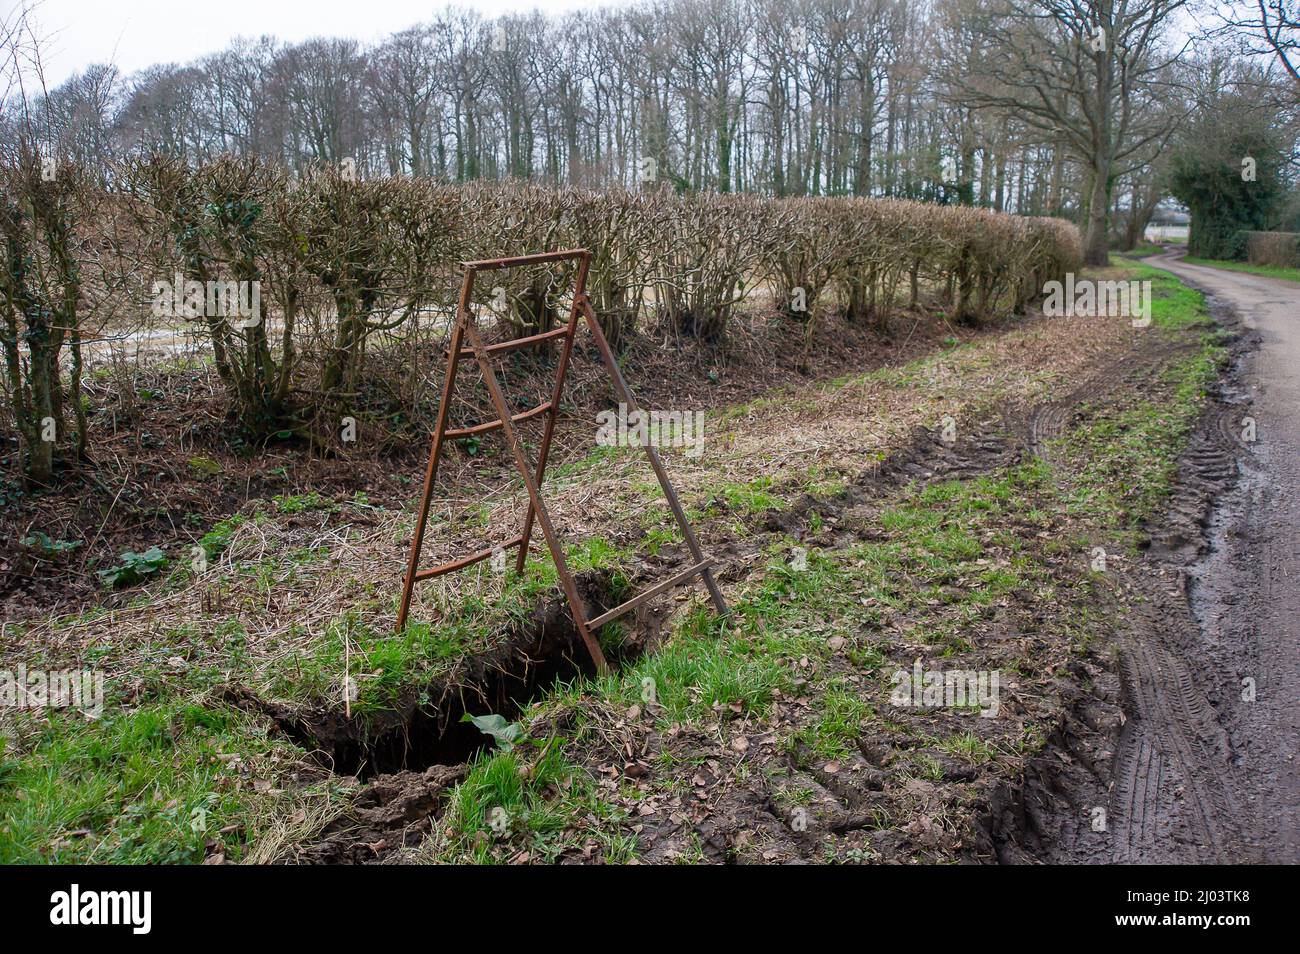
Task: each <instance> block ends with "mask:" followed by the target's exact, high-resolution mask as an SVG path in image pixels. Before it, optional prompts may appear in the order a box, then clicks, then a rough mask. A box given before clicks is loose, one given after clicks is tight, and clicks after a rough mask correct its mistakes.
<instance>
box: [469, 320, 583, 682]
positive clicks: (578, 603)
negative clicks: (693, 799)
mask: <svg viewBox="0 0 1300 954" xmlns="http://www.w3.org/2000/svg"><path fill="white" fill-rule="evenodd" d="M465 333H466V334H467V335H468V336H469V340H470V344H471V345H472V346H473V348H474V351H475V353H476V354H477V355H478V363H479V367H480V368H482V370H483V380H484V382H485V383H486V384H487V389H488V393H489V394H490V395H491V396H492V404H493V406H495V408H496V411H497V415H498V416H499V417H500V418H501V420H502V422H503V423H502V427H501V432H502V434H503V435H504V436H505V439H506V443H507V444H508V445H509V446H510V451H511V453H512V454H513V455H514V458H515V466H516V467H517V468H518V470H519V476H520V477H521V478H523V481H524V486H525V487H527V488H528V498H529V501H530V503H531V505H532V507H531V509H532V510H533V511H534V512H535V513H536V515H537V522H538V523H539V524H541V527H542V536H544V537H545V538H546V545H547V547H549V548H550V551H551V559H553V560H554V561H555V570H556V572H557V573H558V574H559V575H560V584H561V586H562V587H563V588H564V595H565V596H566V597H567V598H568V600H569V608H570V610H571V611H572V612H573V622H574V624H575V625H576V626H577V628H578V635H579V636H581V637H582V641H583V643H584V644H586V647H587V652H589V653H590V654H591V658H592V661H593V662H595V664H596V670H597V671H598V672H599V673H600V674H601V675H604V674H605V673H606V672H608V671H609V664H608V663H607V662H606V661H605V654H604V653H603V652H601V649H600V643H598V642H597V641H596V639H595V637H594V636H593V635H592V633H591V628H590V627H589V626H588V625H587V612H586V609H585V608H584V607H583V604H582V597H580V596H579V595H578V587H577V584H576V583H575V582H574V579H573V574H572V573H570V572H569V566H568V563H567V562H566V561H565V559H564V548H563V547H562V546H560V541H559V539H558V538H557V537H556V535H555V527H554V526H553V525H552V524H551V518H550V516H549V515H548V514H547V512H546V505H545V503H543V502H542V494H541V491H540V490H539V489H538V486H537V481H535V480H534V479H533V475H532V472H531V468H530V467H529V466H528V459H527V458H526V457H525V456H524V451H523V448H522V447H520V445H519V437H518V435H517V434H516V433H515V428H514V425H513V424H511V423H510V409H509V408H508V407H506V399H505V395H504V394H502V393H501V385H500V384H498V383H497V376H496V372H495V371H494V370H493V369H492V360H491V358H490V357H488V355H487V354H485V353H484V351H483V338H482V336H481V335H480V334H479V333H478V329H477V328H475V327H474V323H473V322H472V321H467V322H466V323H465ZM520 545H521V546H522V545H523V544H522V542H521V544H520Z"/></svg>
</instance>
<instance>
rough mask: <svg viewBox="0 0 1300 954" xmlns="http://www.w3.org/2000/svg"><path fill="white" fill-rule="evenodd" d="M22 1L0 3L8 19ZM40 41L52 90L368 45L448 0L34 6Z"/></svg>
mask: <svg viewBox="0 0 1300 954" xmlns="http://www.w3.org/2000/svg"><path fill="white" fill-rule="evenodd" d="M625 2H626V0H541V2H539V0H460V2H459V3H457V4H456V5H457V6H461V7H470V8H473V9H476V10H478V11H479V12H481V13H482V14H483V15H484V16H489V17H490V16H496V15H497V14H500V13H507V12H520V11H528V10H532V9H534V8H541V9H544V10H546V11H548V12H562V11H565V10H574V9H580V8H582V9H585V8H595V7H601V6H606V7H609V6H621V5H623V4H624V3H625ZM22 3H23V0H0V11H3V12H4V13H6V14H7V13H9V12H10V11H12V10H14V9H16V8H17V7H19V6H21V5H22ZM28 6H29V7H34V10H35V12H34V18H35V20H36V22H37V23H38V24H39V27H40V34H41V35H43V36H44V37H45V38H46V46H45V49H44V51H43V59H44V63H45V80H46V83H47V84H48V85H49V87H50V88H53V87H55V86H57V85H58V84H59V83H62V82H63V81H64V80H65V79H67V78H68V77H69V76H72V75H73V74H74V73H77V72H80V71H81V70H82V69H84V68H85V67H86V66H88V65H89V64H91V63H104V62H112V63H115V64H117V67H118V69H120V70H121V71H122V72H123V73H124V74H130V73H133V72H135V71H136V70H139V69H143V68H144V67H146V66H151V65H152V64H154V63H186V62H189V61H190V60H193V59H195V58H197V57H200V56H203V55H204V54H205V53H212V52H215V51H217V50H220V49H223V48H224V47H225V46H226V45H227V44H228V43H229V42H230V40H232V39H233V38H235V37H237V36H248V37H258V36H261V35H263V34H267V33H269V34H271V35H273V36H275V37H278V38H279V39H281V40H289V41H298V40H304V39H306V38H308V37H313V36H341V37H351V38H354V39H357V40H361V41H362V42H364V43H369V42H371V41H374V40H377V39H379V38H380V37H383V36H386V35H387V34H389V33H393V32H395V31H397V30H401V29H404V28H405V27H408V26H411V25H412V24H415V23H419V22H420V21H422V20H428V19H430V18H431V17H432V15H433V14H434V12H435V11H437V10H441V9H443V8H444V7H445V6H446V4H445V3H443V2H441V0H426V2H419V0H39V2H36V3H32V2H30V0H29V2H28Z"/></svg>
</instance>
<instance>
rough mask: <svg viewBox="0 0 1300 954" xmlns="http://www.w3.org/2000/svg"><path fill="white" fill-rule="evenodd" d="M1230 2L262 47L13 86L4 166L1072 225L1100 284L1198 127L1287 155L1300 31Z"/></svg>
mask: <svg viewBox="0 0 1300 954" xmlns="http://www.w3.org/2000/svg"><path fill="white" fill-rule="evenodd" d="M1220 6H1221V9H1223V10H1228V11H1232V10H1234V9H1236V7H1234V6H1233V5H1227V6H1223V5H1220ZM1237 7H1239V8H1240V10H1239V15H1237V16H1236V19H1233V20H1224V19H1222V18H1220V17H1218V16H1216V15H1214V14H1213V12H1209V11H1206V10H1205V9H1204V8H1203V7H1202V6H1199V5H1198V4H1196V3H1191V2H1188V0H1138V2H1126V3H1117V2H1114V0H1083V2H1075V0H1035V2H1022V0H993V2H984V0H979V2H976V0H933V2H930V0H645V2H640V3H633V4H630V5H625V6H620V7H619V8H617V9H606V10H599V11H593V12H589V13H575V14H568V15H563V16H546V15H543V14H540V13H533V14H529V15H518V16H503V17H498V18H495V19H484V18H483V17H481V16H479V15H478V14H476V13H474V12H472V11H468V10H464V9H457V8H447V9H445V10H443V11H442V12H440V13H437V14H435V15H434V17H433V19H432V20H430V21H429V22H427V23H422V24H414V25H412V26H411V27H410V28H409V29H407V30H403V31H401V32H399V33H397V34H395V35H393V36H391V37H389V38H388V39H386V40H385V41H383V42H381V43H379V44H376V45H373V46H364V45H362V44H360V43H358V42H356V41H355V40H350V39H346V38H320V39H313V40H308V41H306V42H303V43H297V44H285V43H281V42H278V41H277V40H275V39H274V38H272V37H261V38H258V39H247V40H240V41H238V42H236V43H234V44H233V45H232V46H231V47H230V48H228V49H226V50H224V51H221V52H218V53H214V54H212V55H210V56H207V57H204V58H203V59H201V60H199V61H196V62H193V63H186V64H164V65H159V66H155V67H151V68H149V69H147V70H144V71H143V72H141V73H139V74H137V75H133V76H126V77H124V76H122V75H120V74H119V73H118V71H117V70H116V69H115V68H113V67H112V66H108V65H92V66H88V67H87V68H86V69H85V70H84V71H83V72H82V73H81V74H80V75H78V76H75V77H73V78H72V79H70V80H68V81H67V82H64V83H62V84H61V85H59V86H58V87H57V88H54V89H48V90H47V89H46V88H45V85H44V83H43V81H42V80H41V79H40V77H39V71H35V72H33V71H32V70H28V71H27V76H26V79H25V80H24V81H22V82H15V81H14V77H11V78H10V82H9V83H7V84H6V83H4V82H2V81H0V101H5V100H8V102H6V103H5V108H4V109H3V113H2V114H0V149H4V150H6V151H8V152H10V153H12V152H13V151H14V150H15V149H16V148H17V147H18V146H19V145H20V144H21V143H23V142H24V141H26V139H25V137H27V136H29V135H34V136H35V138H36V139H37V140H38V141H39V142H40V144H41V146H42V150H43V151H44V152H45V153H46V154H49V155H57V156H59V157H61V158H62V159H65V160H67V161H69V162H72V163H74V164H76V165H78V166H80V167H83V168H87V169H98V170H100V175H106V174H107V172H106V170H107V168H108V166H107V163H108V160H109V159H110V158H112V157H121V156H124V155H137V156H147V155H152V154H155V153H161V154H163V155H168V156H172V157H177V158H182V159H185V160H186V161H188V162H191V163H194V162H202V161H206V160H210V159H213V158H215V157H217V156H218V155H221V154H225V153H233V154H239V155H243V156H251V157H258V158H261V159H265V160H269V161H274V162H278V163H281V164H283V165H285V166H286V167H287V168H288V169H290V170H292V171H293V172H294V173H296V174H302V173H304V172H305V171H306V170H308V169H310V168H313V167H316V166H318V165H322V164H324V165H336V166H337V165H342V164H344V163H350V164H354V165H355V168H356V170H357V172H358V174H359V175H360V176H362V177H363V178H370V177H377V176H389V175H398V174H409V175H413V176H417V177H430V178H434V179H437V180H439V181H444V182H468V181H474V180H479V179H489V180H499V179H507V178H510V179H518V180H530V181H536V182H542V183H547V184H551V185H561V184H563V185H571V186H583V187H606V186H622V187H624V188H637V187H641V186H643V185H645V184H646V183H647V182H648V181H652V182H662V183H666V184H668V185H669V186H670V187H672V188H674V189H676V190H678V191H701V190H714V191H718V192H724V193H725V192H758V193H763V194H768V195H774V196H801V195H853V196H882V197H894V198H904V199H916V200H922V201H929V202H938V203H946V204H961V205H978V206H982V207H985V208H991V209H995V210H998V211H1007V212H1015V213H1020V214H1025V215H1053V216H1061V217H1066V218H1070V219H1073V220H1074V221H1076V222H1077V223H1078V224H1079V225H1080V227H1081V229H1082V230H1083V232H1084V242H1085V251H1086V254H1087V258H1088V262H1089V264H1094V265H1096V264H1102V263H1103V262H1104V260H1105V254H1106V248H1107V244H1108V243H1113V244H1117V245H1119V246H1120V247H1122V248H1132V247H1134V246H1135V245H1136V244H1137V243H1138V242H1140V240H1141V237H1142V232H1143V229H1144V228H1145V226H1146V224H1147V222H1148V221H1149V220H1150V217H1151V215H1152V213H1153V212H1154V211H1155V209H1156V206H1157V204H1158V203H1159V201H1160V200H1161V198H1163V197H1164V196H1165V195H1167V194H1168V192H1169V189H1168V183H1167V181H1166V180H1167V173H1168V163H1169V160H1170V156H1171V155H1172V154H1173V153H1175V152H1177V150H1178V149H1179V148H1191V149H1193V150H1196V149H1199V148H1201V147H1203V146H1205V145H1207V140H1206V139H1205V138H1204V137H1202V136H1199V135H1198V136H1190V135H1184V133H1185V131H1186V130H1187V126H1188V121H1189V119H1190V118H1192V117H1194V116H1196V115H1198V114H1204V113H1205V112H1206V111H1207V110H1210V111H1217V112H1218V114H1219V115H1221V116H1228V117H1230V118H1231V120H1232V122H1234V123H1237V122H1240V123H1241V125H1242V126H1243V127H1247V128H1249V129H1252V130H1253V129H1259V128H1264V129H1268V128H1270V127H1276V128H1277V129H1278V130H1279V132H1280V135H1279V136H1276V137H1274V136H1265V137H1262V138H1263V139H1264V140H1267V141H1261V137H1260V136H1257V135H1256V136H1252V137H1246V138H1247V142H1244V143H1234V146H1236V147H1238V148H1239V149H1240V148H1242V147H1252V148H1264V147H1265V146H1268V147H1270V148H1272V149H1273V154H1272V155H1271V156H1270V157H1266V159H1268V160H1271V161H1273V163H1274V164H1275V165H1277V164H1282V165H1285V164H1287V163H1289V162H1291V161H1292V160H1293V159H1294V155H1295V150H1294V145H1295V136H1294V124H1293V122H1292V120H1293V119H1294V107H1295V104H1296V101H1297V92H1296V91H1297V89H1300V80H1297V79H1296V78H1295V77H1296V75H1297V74H1296V72H1295V70H1294V69H1291V60H1290V59H1289V57H1291V56H1293V55H1294V49H1295V44H1296V40H1297V37H1300V30H1297V24H1296V20H1295V16H1294V14H1293V12H1291V11H1290V4H1288V3H1285V2H1283V3H1268V4H1266V3H1263V2H1261V3H1259V4H1258V7H1257V5H1256V4H1255V3H1253V2H1243V3H1241V4H1238V5H1237ZM4 27H5V29H6V30H7V31H8V33H9V34H10V36H9V39H10V40H11V41H13V40H14V39H15V38H23V37H25V36H26V35H27V33H29V32H30V30H31V28H30V24H27V23H26V21H24V20H22V18H21V17H20V16H19V15H15V16H13V17H11V18H9V19H8V20H6V22H5V24H4ZM25 31H26V32H25ZM0 39H4V37H0ZM32 39H33V40H35V36H34V35H33V36H32ZM1194 41H1195V42H1194ZM10 45H11V46H12V45H13V43H12V42H11V44H10ZM1250 54H1256V55H1250ZM11 72H14V73H15V74H16V73H17V72H20V71H18V70H12V71H11ZM1225 92H1226V95H1228V96H1230V97H1232V98H1234V99H1235V100H1236V102H1234V103H1233V104H1232V105H1233V109H1232V111H1230V112H1223V109H1224V107H1226V106H1227V105H1228V104H1227V102H1225V101H1224V99H1223V97H1224V95H1225ZM1239 138H1240V137H1239ZM1225 145H1226V144H1225ZM1240 158H1241V156H1240V155H1237V156H1235V157H1233V162H1232V165H1233V166H1234V167H1235V166H1237V165H1239V162H1240ZM1287 178H1288V182H1289V180H1290V176H1289V174H1288V177H1287ZM1287 212H1288V214H1289V215H1290V216H1291V217H1292V218H1295V217H1296V216H1297V213H1300V208H1296V207H1293V208H1291V209H1289V210H1287ZM1281 214H1282V210H1273V211H1271V212H1270V213H1269V215H1275V216H1280V215H1281ZM1269 215H1265V216H1263V217H1265V218H1267V217H1269ZM1276 224H1277V223H1270V225H1269V226H1267V227H1273V226H1274V225H1276ZM1248 227H1250V228H1259V227H1263V226H1260V225H1259V224H1251V225H1249V226H1248Z"/></svg>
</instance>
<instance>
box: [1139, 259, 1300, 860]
mask: <svg viewBox="0 0 1300 954" xmlns="http://www.w3.org/2000/svg"><path fill="white" fill-rule="evenodd" d="M1150 263H1151V264H1154V265H1157V266H1158V267H1161V268H1165V269H1166V270H1168V271H1171V272H1173V273H1174V274H1176V275H1177V276H1178V277H1179V278H1181V279H1183V280H1184V281H1186V282H1187V283H1188V284H1190V285H1193V286H1195V287H1197V288H1199V289H1200V290H1202V291H1203V292H1205V293H1206V294H1207V296H1208V299H1209V301H1210V304H1211V307H1212V309H1213V310H1214V311H1215V313H1216V314H1217V315H1220V316H1223V320H1226V321H1239V322H1240V324H1241V326H1242V327H1243V328H1244V329H1245V330H1246V332H1247V333H1248V334H1249V335H1250V337H1251V338H1252V339H1253V341H1254V343H1255V344H1256V345H1257V347H1255V348H1254V349H1253V350H1250V351H1249V352H1247V353H1245V354H1244V355H1243V356H1242V358H1241V360H1240V362H1239V363H1238V366H1237V368H1236V369H1235V370H1236V372H1237V373H1236V374H1235V375H1234V378H1233V381H1232V382H1230V384H1229V392H1228V398H1227V400H1226V401H1225V402H1224V403H1223V404H1222V405H1221V406H1220V413H1219V414H1218V416H1217V417H1212V418H1211V419H1210V420H1209V421H1208V422H1207V425H1206V429H1207V430H1211V429H1213V430H1216V431H1217V435H1218V440H1219V441H1221V442H1222V443H1223V444H1224V445H1225V446H1230V447H1233V448H1234V449H1235V451H1236V454H1235V457H1236V461H1237V463H1238V464H1239V469H1240V474H1239V476H1238V478H1237V479H1236V480H1235V482H1234V483H1233V485H1232V487H1231V488H1228V489H1225V490H1224V491H1223V492H1222V493H1220V494H1219V495H1217V496H1216V497H1215V499H1214V500H1213V506H1212V507H1210V508H1207V511H1206V513H1205V515H1204V519H1203V522H1202V533H1203V539H1204V540H1205V547H1204V549H1203V550H1202V552H1201V553H1200V554H1199V555H1198V556H1197V557H1196V558H1192V557H1191V555H1190V554H1189V552H1188V549H1189V548H1188V547H1187V546H1186V545H1184V546H1183V547H1182V548H1181V550H1179V551H1177V552H1175V553H1173V554H1172V555H1171V560H1170V562H1171V563H1172V564H1173V565H1175V566H1178V567H1179V568H1181V569H1182V570H1184V572H1185V580H1186V584H1185V591H1186V602H1187V604H1188V611H1189V614H1190V616H1191V618H1192V620H1193V627H1192V632H1193V633H1194V634H1195V637H1196V638H1195V641H1194V642H1193V643H1191V644H1190V645H1189V646H1188V650H1189V651H1190V652H1192V653H1195V655H1196V658H1197V659H1198V660H1201V661H1202V665H1203V666H1204V667H1205V668H1206V669H1208V670H1210V671H1212V672H1213V673H1214V674H1215V677H1216V682H1215V684H1214V685H1212V686H1210V687H1209V688H1208V690H1207V697H1208V698H1209V700H1210V702H1211V704H1212V706H1213V709H1214V711H1215V713H1216V715H1217V717H1218V721H1219V724H1220V726H1221V727H1222V730H1223V733H1224V737H1225V739H1226V740H1227V746H1228V754H1229V756H1230V757H1231V760H1232V765H1233V777H1234V779H1235V780H1236V783H1237V784H1236V786H1235V787H1234V788H1233V789H1232V790H1231V795H1232V798H1233V799H1234V803H1235V805H1234V807H1235V812H1236V814H1235V817H1236V818H1237V819H1238V820H1239V826H1238V828H1239V836H1238V837H1239V839H1240V842H1239V844H1238V845H1236V846H1233V849H1234V850H1232V851H1231V852H1230V860H1247V861H1264V862H1273V863H1278V862H1281V863H1291V864H1295V863H1297V862H1300V811H1298V808H1300V764H1298V757H1297V754H1298V752H1300V716H1298V715H1297V710H1296V708H1295V702H1296V700H1297V698H1300V665H1297V653H1296V631H1295V627H1296V625H1297V622H1298V621H1300V587H1298V586H1297V584H1298V583H1300V552H1297V551H1298V550H1300V546H1298V544H1300V419H1298V418H1297V414H1296V411H1297V409H1298V408H1300V382H1298V381H1297V377H1296V374H1295V369H1296V367H1297V366H1298V365H1300V322H1298V321H1297V318H1298V317H1300V285H1297V284H1295V283H1292V282H1287V281H1283V280H1280V279H1270V278H1264V277H1261V276H1256V275H1250V274H1245V273H1239V272H1233V271H1226V270H1221V269H1215V268H1208V267H1203V266H1195V265H1187V264H1185V263H1183V262H1181V261H1179V260H1178V259H1177V257H1176V256H1173V255H1168V254H1166V255H1162V256H1159V257H1157V258H1155V259H1151V260H1150ZM1174 542H1175V543H1177V541H1174Z"/></svg>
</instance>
